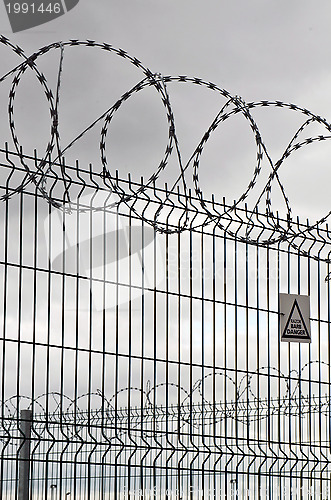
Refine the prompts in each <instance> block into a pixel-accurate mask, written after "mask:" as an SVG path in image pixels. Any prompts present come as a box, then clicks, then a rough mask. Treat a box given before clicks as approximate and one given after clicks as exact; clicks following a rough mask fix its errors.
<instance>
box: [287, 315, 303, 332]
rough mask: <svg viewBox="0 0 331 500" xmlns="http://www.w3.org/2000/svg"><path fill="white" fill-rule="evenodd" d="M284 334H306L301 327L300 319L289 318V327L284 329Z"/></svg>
mask: <svg viewBox="0 0 331 500" xmlns="http://www.w3.org/2000/svg"><path fill="white" fill-rule="evenodd" d="M286 335H303V336H305V335H306V330H305V329H304V327H303V324H302V321H301V320H300V319H291V321H290V325H289V328H287V330H286Z"/></svg>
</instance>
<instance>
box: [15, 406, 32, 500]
mask: <svg viewBox="0 0 331 500" xmlns="http://www.w3.org/2000/svg"><path fill="white" fill-rule="evenodd" d="M31 426H32V411H31V410H22V411H21V416H20V432H21V434H22V437H21V446H20V451H19V478H18V500H29V481H30V443H31Z"/></svg>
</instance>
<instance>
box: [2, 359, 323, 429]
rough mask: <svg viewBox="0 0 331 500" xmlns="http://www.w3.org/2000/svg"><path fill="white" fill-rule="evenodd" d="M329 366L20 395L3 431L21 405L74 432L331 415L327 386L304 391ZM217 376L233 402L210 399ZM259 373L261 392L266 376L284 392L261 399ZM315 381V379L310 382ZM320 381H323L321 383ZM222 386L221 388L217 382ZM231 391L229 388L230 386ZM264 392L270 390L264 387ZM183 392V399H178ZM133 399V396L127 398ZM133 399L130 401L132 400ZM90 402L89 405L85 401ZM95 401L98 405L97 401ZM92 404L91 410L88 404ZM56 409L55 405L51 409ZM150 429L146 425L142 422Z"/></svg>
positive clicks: (7, 405)
mask: <svg viewBox="0 0 331 500" xmlns="http://www.w3.org/2000/svg"><path fill="white" fill-rule="evenodd" d="M316 364H317V365H318V367H319V369H320V367H321V365H325V367H326V368H327V369H329V365H328V363H325V362H322V361H320V362H318V361H310V362H308V363H306V364H305V365H303V366H302V367H301V369H300V370H295V369H293V370H291V372H290V374H289V376H285V375H284V374H283V373H282V372H281V371H280V370H279V369H278V368H275V367H261V368H260V369H259V370H258V372H256V373H254V374H253V373H249V374H245V375H243V376H242V378H241V379H239V380H237V382H235V381H234V379H233V378H232V377H231V376H230V375H229V374H228V373H226V372H225V371H224V370H222V371H221V370H216V371H215V373H213V372H212V373H208V374H206V375H205V376H204V377H202V378H200V379H198V380H197V381H196V382H195V383H194V384H193V386H192V389H191V390H187V389H186V388H185V387H182V386H180V385H179V384H177V383H171V382H164V383H159V384H156V385H155V386H151V383H150V381H148V382H147V385H146V388H145V389H143V388H138V387H125V388H121V389H119V390H118V391H116V392H115V393H114V394H113V395H112V396H111V397H107V396H106V395H105V394H104V393H103V392H102V391H100V390H97V391H95V392H93V393H86V394H82V395H80V396H77V397H75V398H71V397H69V396H67V395H65V394H63V393H60V392H50V393H45V394H42V395H40V396H38V397H35V398H31V397H28V396H23V395H15V396H12V397H10V398H8V399H7V400H6V401H4V402H2V403H1V408H2V415H3V417H2V420H1V425H2V427H3V429H5V430H6V431H7V432H10V429H14V428H16V425H17V421H19V419H20V416H19V412H20V410H22V409H30V410H32V411H33V421H34V422H35V423H37V424H42V426H43V427H44V428H45V426H46V427H47V425H59V424H61V427H63V426H65V427H68V429H67V431H66V432H67V433H69V434H71V433H72V426H73V425H74V427H75V432H77V429H80V430H82V429H83V427H84V426H85V425H86V423H87V421H88V422H92V421H93V423H94V424H95V425H104V426H105V427H106V428H112V426H113V425H114V423H115V421H116V432H118V433H119V435H121V434H123V433H124V434H125V433H127V430H128V422H129V421H130V422H131V421H132V420H136V424H135V423H134V422H131V423H130V426H129V427H130V430H131V431H133V430H134V429H136V430H137V431H139V432H140V430H141V428H142V427H141V419H143V420H144V421H145V422H146V423H147V422H151V421H153V420H155V418H156V417H157V419H158V420H159V421H160V424H161V422H162V421H164V420H166V419H172V420H173V421H174V422H175V423H176V422H177V424H178V429H177V430H179V429H181V428H184V427H185V426H186V425H187V424H191V425H193V426H195V427H197V428H199V427H201V426H203V425H204V422H205V423H207V424H208V423H209V424H210V423H211V422H213V424H214V425H216V424H218V423H220V422H222V421H223V420H224V419H232V420H233V421H236V422H238V423H241V424H243V425H249V424H252V423H254V422H258V421H262V420H265V419H267V418H269V417H272V416H273V415H274V416H278V417H280V416H283V417H286V416H287V417H300V418H301V419H302V418H305V416H307V415H309V414H312V413H318V414H321V415H322V414H323V415H325V416H328V415H329V414H330V395H329V394H328V390H326V391H325V394H322V393H320V394H319V396H316V395H315V394H313V393H311V392H312V391H311V390H310V391H309V394H308V393H305V391H304V390H303V389H302V386H303V385H304V382H305V377H304V370H306V369H308V370H311V369H312V367H313V365H316ZM218 377H223V385H224V384H228V385H229V384H230V385H231V386H232V387H233V388H234V397H233V399H232V400H229V401H222V400H221V399H220V400H218V399H217V400H215V401H214V400H210V399H208V398H207V397H206V392H207V391H206V388H205V384H206V382H207V381H208V379H212V381H213V385H214V386H215V388H216V386H218V384H219V382H217V378H218ZM254 377H255V378H257V380H258V386H259V387H260V391H262V390H263V381H264V379H265V378H266V377H268V379H269V378H270V377H272V378H276V379H277V380H278V379H279V380H280V381H281V382H282V383H283V384H284V385H285V390H284V391H283V394H279V395H278V397H271V395H270V394H269V395H268V396H265V397H261V396H260V395H259V392H258V388H257V387H256V388H253V380H254ZM309 383H310V384H311V383H312V380H311V379H310V380H309ZM317 383H318V381H317ZM218 387H219V386H218ZM160 389H161V390H162V389H164V390H165V391H167V392H169V390H171V389H174V390H175V392H176V394H177V398H176V399H171V398H170V397H168V400H169V401H168V403H167V404H165V403H164V402H163V403H161V404H160V403H159V401H158V397H157V391H158V390H160ZM226 391H227V393H229V392H230V389H229V386H228V387H227V389H226ZM264 392H265V391H264ZM129 393H130V400H133V393H137V395H138V398H139V401H141V406H140V407H139V406H134V405H133V404H132V405H131V406H128V405H126V406H122V405H121V404H120V403H119V401H118V400H119V398H121V396H123V395H125V394H129ZM179 395H181V399H179ZM127 397H128V396H127ZM96 400H98V401H100V404H99V406H97V405H95V403H96ZM127 401H128V399H127V400H126V403H127ZM87 402H88V404H86V403H87ZM93 402H94V405H93ZM83 406H87V408H86V407H85V408H83ZM51 407H52V409H50V408H51ZM121 427H123V429H121ZM143 428H145V426H143ZM39 432H40V429H39Z"/></svg>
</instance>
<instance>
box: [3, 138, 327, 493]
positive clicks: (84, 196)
mask: <svg viewBox="0 0 331 500" xmlns="http://www.w3.org/2000/svg"><path fill="white" fill-rule="evenodd" d="M0 154H1V172H2V185H1V188H0V189H1V193H0V194H1V196H2V197H3V200H4V201H3V204H2V209H1V231H2V234H3V240H2V245H1V249H0V273H1V283H2V287H1V306H2V309H1V317H2V336H1V370H2V373H1V377H2V378H1V380H2V384H1V402H2V405H1V418H0V420H1V423H0V437H1V439H0V443H1V444H0V447H1V459H0V460H1V498H8V499H9V498H17V495H18V494H19V487H20V481H22V478H20V467H21V466H22V463H24V462H26V461H28V462H29V494H30V498H100V499H106V498H107V499H108V498H109V499H110V498H128V497H129V496H130V495H131V496H133V497H134V496H135V497H136V498H153V497H158V498H166V497H167V495H168V498H215V499H216V498H217V499H223V498H242V499H244V498H247V496H248V494H249V495H250V496H249V498H256V499H258V498H308V495H311V496H312V497H313V498H328V496H329V489H330V472H331V471H330V465H329V462H330V410H329V407H330V282H329V281H328V279H327V277H328V275H329V272H330V269H329V252H330V232H329V230H328V227H327V226H322V224H319V225H316V226H310V225H309V222H306V223H302V222H300V221H299V220H289V219H288V218H287V219H286V220H283V219H281V218H280V217H278V216H277V214H272V215H271V214H270V213H269V212H268V211H267V213H265V212H264V213H262V211H259V209H258V207H257V208H256V209H254V211H250V210H248V209H247V208H246V207H245V206H243V207H242V208H239V207H235V208H234V209H232V210H231V212H230V211H229V207H230V206H229V205H227V203H226V200H223V202H222V203H217V202H216V201H215V200H214V199H212V200H209V201H208V200H203V205H201V203H200V202H201V200H200V199H199V197H198V196H196V195H193V194H192V193H191V192H190V191H187V192H186V193H181V192H179V191H176V190H173V191H170V190H169V189H168V188H167V186H165V187H163V188H162V187H160V186H158V187H157V186H156V185H155V182H154V183H153V182H152V183H150V184H148V185H146V183H145V182H144V180H143V179H142V180H141V181H137V180H136V179H131V178H129V179H120V178H119V177H118V175H117V174H116V173H115V175H114V177H112V178H110V177H109V175H107V176H106V177H105V176H104V172H95V171H94V169H93V167H92V166H91V165H89V166H87V167H86V166H83V165H79V164H78V163H76V165H66V164H63V163H62V164H61V162H60V163H56V162H55V163H54V162H52V161H51V158H50V157H49V158H48V160H47V161H48V162H49V168H48V170H47V173H46V175H45V173H44V171H43V172H41V171H40V172H38V168H37V167H38V165H40V159H38V157H37V155H36V157H35V158H33V157H31V158H29V157H27V156H26V155H25V156H24V162H25V163H26V164H29V165H31V170H33V169H35V172H36V174H35V175H36V176H37V177H38V175H40V177H41V178H42V182H43V190H40V189H39V185H38V182H37V183H32V182H30V183H27V182H26V183H25V184H24V189H20V186H22V183H24V179H25V180H26V179H27V175H28V174H27V171H26V169H25V168H23V167H22V166H21V167H20V163H19V160H20V155H19V154H18V153H14V152H9V151H8V149H6V147H4V148H3V149H2V150H1V152H0ZM64 167H65V168H64ZM63 186H65V189H64V188H63ZM109 186H111V187H113V186H117V188H116V189H115V192H114V190H113V189H111V188H110V187H109ZM141 188H143V189H141ZM46 191H47V193H49V194H50V197H51V199H52V204H49V203H45V192H46ZM121 192H122V193H127V192H132V193H135V196H134V197H133V198H132V199H130V200H129V199H128V198H127V197H126V196H127V195H125V194H123V197H122V198H123V199H122V200H120V203H119V202H118V196H119V193H121ZM12 193H15V195H13V196H11V194H12ZM115 194H116V196H117V199H116V202H114V196H115ZM59 207H64V208H65V209H62V210H60V209H59ZM160 207H161V210H160ZM206 209H207V210H206ZM141 214H142V216H141ZM156 219H157V227H155V225H153V221H155V220H156ZM184 220H185V221H186V222H185V231H184V230H181V228H182V227H183V221H184ZM149 222H151V223H149ZM178 228H179V230H178ZM284 228H285V229H286V231H285V229H284ZM284 235H286V237H285V236H284ZM270 240H272V241H275V242H274V243H273V244H269V243H268V244H267V243H266V241H270ZM280 292H288V293H295V294H303V295H309V296H310V308H311V319H310V322H311V337H312V341H311V343H310V344H298V343H282V342H280V336H279V335H280V332H279V324H280V313H279V293H280ZM22 410H30V412H31V413H30V414H27V413H23V414H22ZM27 415H31V420H29V419H28V426H27V427H26V426H25V427H24V425H26V424H27ZM29 418H30V417H29ZM23 429H30V430H29V433H28V431H27V430H25V431H24V430H23ZM27 442H28V443H29V451H28V455H24V454H23V452H22V450H23V448H24V446H25V444H26V443H27ZM25 450H27V448H25Z"/></svg>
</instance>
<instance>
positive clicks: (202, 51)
mask: <svg viewBox="0 0 331 500" xmlns="http://www.w3.org/2000/svg"><path fill="white" fill-rule="evenodd" d="M0 9H1V11H2V12H1V11H0V12H1V21H0V28H1V29H0V31H1V32H2V33H3V34H5V35H6V36H8V37H9V38H10V39H11V40H12V41H13V42H16V43H18V44H19V45H21V46H22V47H23V48H24V49H25V51H26V53H27V54H29V53H32V52H33V51H35V50H36V49H37V48H39V47H41V46H42V45H45V44H49V43H52V42H54V41H58V40H68V39H70V38H78V39H86V38H91V39H95V40H97V41H102V42H108V43H110V44H112V45H113V46H115V47H121V48H123V49H125V50H126V51H127V52H128V53H129V54H131V55H133V56H136V57H138V58H139V59H140V60H141V61H142V62H143V64H144V65H145V66H147V67H149V68H150V69H152V70H153V71H155V72H161V73H162V74H170V75H178V74H184V75H189V76H199V77H201V78H203V79H206V80H207V81H212V82H214V83H216V84H217V85H219V86H220V87H222V88H225V89H227V90H228V91H229V92H230V93H231V94H232V95H240V96H242V97H243V98H244V99H245V100H246V101H250V100H253V101H258V100H260V99H270V100H276V99H279V100H283V101H285V102H294V103H296V104H298V105H301V106H303V107H307V108H308V109H310V110H311V111H313V112H315V113H316V114H320V115H322V116H325V117H326V118H328V117H330V119H331V96H330V83H331V81H330V80H331V69H330V67H329V60H330V46H331V44H330V42H331V40H330V38H331V34H330V29H329V19H330V14H331V7H330V3H329V2H327V1H326V0H321V1H319V2H318V3H314V2H308V1H304V2H303V1H301V0H294V1H291V2H285V1H283V0H278V1H277V2H276V1H273V2H271V1H265V0H250V1H248V2H247V1H234V2H222V1H220V0H218V1H216V0H205V1H196V0H176V1H174V0H167V1H166V2H161V1H158V0H149V1H148V0H131V1H128V0H121V1H119V0H118V1H109V0H97V1H91V0H80V2H79V4H78V5H77V6H76V7H75V8H74V9H73V10H72V11H70V12H69V13H67V14H66V15H64V16H62V17H60V18H58V19H57V20H55V21H52V22H50V23H47V24H44V25H42V26H40V27H38V28H34V29H30V30H27V31H24V32H20V33H17V34H12V33H11V32H10V26H9V22H8V20H7V16H6V13H5V8H4V6H3V5H2V4H1V7H0ZM78 53H79V52H78V51H77V54H78ZM86 54H87V51H85V53H84V54H83V52H82V51H81V52H80V54H79V57H78V58H77V59H76V61H75V64H76V66H75V65H74V64H73V62H72V61H71V60H70V59H69V57H70V56H67V55H66V56H65V63H64V70H65V71H64V78H63V80H64V83H63V87H62V88H63V90H62V93H63V94H62V104H63V105H62V108H61V113H62V115H61V130H62V134H63V135H64V142H65V139H66V138H67V136H66V131H68V139H69V137H72V135H73V134H72V132H73V130H75V131H77V132H78V131H79V127H78V128H77V123H78V124H81V123H84V124H87V123H89V121H92V119H93V118H94V117H95V116H97V115H96V112H97V111H98V112H101V111H103V110H104V109H105V108H106V106H108V105H110V104H111V103H112V95H114V98H115V97H118V96H119V95H120V94H121V93H122V92H124V91H125V90H128V89H129V88H130V86H131V85H133V84H134V83H136V82H137V81H139V79H140V78H141V74H140V73H139V74H138V72H134V71H133V73H132V75H133V76H132V79H131V80H130V78H129V77H127V74H126V73H125V74H123V75H122V76H121V73H120V71H117V69H116V66H114V65H113V60H112V62H110V59H109V58H108V59H107V60H106V58H105V55H104V54H100V53H98V52H97V51H95V50H93V52H91V54H89V55H86ZM0 57H1V58H2V61H4V60H5V58H6V57H7V51H6V49H3V48H1V52H0ZM85 58H89V59H85ZM10 61H11V62H13V64H14V63H16V62H17V57H16V56H15V57H13V56H11V57H10ZM68 61H70V64H69V63H68ZM66 63H67V65H66ZM43 64H44V63H43ZM57 64H58V58H57V59H56V58H54V57H53V59H52V58H51V57H49V59H48V65H47V64H46V63H45V64H44V66H42V67H43V69H44V70H45V74H46V76H47V78H48V79H49V80H50V81H52V77H51V76H50V73H52V71H53V82H54V81H55V80H54V75H55V74H56V70H57ZM105 66H106V67H105ZM70 70H72V71H73V73H72V74H71V76H69V75H70ZM27 78H29V77H27ZM30 78H31V82H32V77H31V76H30ZM69 79H70V83H71V84H70V83H69V85H68V82H69ZM31 82H30V83H29V81H28V80H27V81H26V83H23V82H22V87H21V88H22V93H21V94H20V96H19V97H18V101H17V102H18V104H19V106H18V108H19V109H18V112H17V115H16V116H17V121H18V131H19V133H21V134H22V135H20V138H21V137H22V143H23V145H24V148H25V149H29V148H31V147H32V143H33V146H36V147H38V149H39V148H40V147H42V146H43V145H44V144H45V142H46V140H47V133H48V130H49V118H48V115H47V114H45V119H47V120H48V124H47V127H46V122H45V123H44V122H43V121H42V120H41V119H40V117H39V116H38V123H39V126H41V127H42V131H41V133H40V134H37V135H38V139H37V138H36V134H35V133H33V134H32V130H35V129H34V128H32V127H31V126H30V127H27V126H26V121H25V120H24V116H25V117H26V118H27V117H29V120H30V121H31V108H29V107H28V106H29V103H27V102H26V101H27V100H26V96H27V95H28V94H29V100H30V106H33V109H34V110H36V109H39V108H36V104H35V101H34V100H33V99H32V98H31V95H30V94H32V95H33V91H32V89H33V88H35V89H36V96H35V97H36V99H37V95H38V99H41V100H42V99H43V98H42V97H40V95H41V93H40V89H39V88H38V89H37V87H36V84H35V83H33V84H32V83H31ZM73 83H74V85H73ZM30 84H31V87H29V85H30ZM24 85H25V87H24ZM170 87H171V88H170ZM177 87H178V86H177ZM113 89H115V90H116V91H115V92H114V94H112V93H111V92H112V90H113ZM186 89H187V87H186V86H185V91H179V90H177V89H175V86H173V85H169V91H170V96H171V98H172V100H173V104H174V111H175V116H176V124H177V131H178V134H179V138H180V140H181V142H182V147H183V154H184V157H186V156H188V155H189V153H190V152H191V151H192V149H193V148H194V146H196V144H197V143H198V141H199V139H200V138H201V136H202V135H203V133H204V132H205V130H206V129H207V128H208V125H209V124H210V123H211V120H212V118H213V117H214V116H215V114H216V112H217V111H218V109H219V107H220V104H219V102H216V100H211V99H212V98H210V97H209V96H208V97H206V95H207V93H206V91H204V90H202V91H201V90H200V89H198V91H197V90H195V89H194V90H189V91H187V90H186ZM199 91H200V94H199ZM148 92H150V93H149V94H148ZM144 93H146V96H145V97H144V98H141V101H139V98H138V97H137V98H136V97H135V98H134V99H136V100H137V103H138V104H137V103H133V99H132V104H131V101H130V106H133V107H132V108H130V107H129V105H128V108H127V109H128V110H129V109H130V110H131V111H130V115H128V114H125V113H124V114H123V113H122V112H121V116H120V113H119V114H118V115H119V116H118V119H117V120H118V121H117V122H116V124H117V128H116V126H115V124H114V127H113V129H112V131H113V138H114V140H115V143H116V147H113V149H112V154H113V155H114V157H113V158H115V160H114V166H116V168H119V169H120V170H121V168H122V172H123V174H124V175H125V174H126V172H127V171H131V172H132V173H133V174H135V173H136V174H137V175H140V174H145V175H148V174H150V173H151V172H152V171H153V170H154V169H155V168H154V165H157V163H158V162H159V160H160V157H161V156H162V154H163V151H164V145H165V141H166V137H167V136H166V134H167V130H166V121H165V119H164V111H163V109H162V107H161V106H160V105H159V102H158V101H157V97H155V95H153V96H152V90H151V89H150V90H149V91H144ZM154 94H155V93H154ZM19 99H21V101H19ZM139 102H140V105H139ZM192 103H193V106H192ZM222 104H224V102H223V103H222ZM3 105H6V102H3ZM44 105H45V102H44V101H43V106H44ZM69 105H71V106H74V108H70V106H69ZM134 106H137V108H136V109H135V108H134ZM153 106H154V107H153ZM154 108H155V109H154ZM207 108H208V109H207ZM24 109H25V111H24ZM45 109H46V108H45V107H44V108H43V110H44V111H45ZM20 112H22V113H23V114H22V117H21V118H20V115H19V113H20ZM24 112H25V113H26V114H25V115H24ZM75 113H76V115H75ZM145 113H146V117H145V121H146V124H145V128H143V126H142V121H143V120H142V118H144V114H145ZM149 113H150V114H149ZM33 114H36V113H33ZM254 116H255V115H254ZM288 117H289V112H288V111H282V112H279V110H275V109H272V110H268V111H266V112H263V113H260V111H258V112H257V114H256V120H257V122H258V124H259V126H260V127H261V133H262V136H263V138H264V140H265V142H266V143H267V146H268V148H269V150H270V151H271V154H272V155H273V153H275V154H277V155H279V154H281V152H282V151H283V150H284V147H285V146H286V145H287V143H288V142H289V140H290V138H291V135H292V134H293V132H294V131H295V128H287V126H288V123H289V122H290V121H291V119H292V118H291V119H290V120H289V118H288ZM4 120H5V121H6V118H5V117H4ZM20 120H21V121H20ZM151 120H153V130H152V131H151V130H150V128H151V127H150V122H151ZM237 121H238V120H237ZM239 121H240V120H239ZM241 121H242V120H241ZM233 123H234V124H233V126H232V125H231V126H232V127H233V128H232V129H231V131H229V132H227V131H226V130H225V129H222V131H223V132H224V134H225V135H224V137H225V139H224V137H223V139H222V135H221V133H220V131H218V132H217V134H218V135H217V136H215V138H217V140H218V141H219V142H217V144H216V143H215V144H213V142H212V141H211V144H210V149H209V151H207V152H206V153H204V156H203V162H202V163H203V165H202V166H203V169H204V171H203V172H204V175H203V178H202V181H201V182H202V187H203V188H204V189H205V190H206V194H207V195H208V194H209V193H210V192H211V191H216V193H215V194H217V195H218V196H224V195H225V196H226V197H227V199H228V200H229V201H231V199H233V198H237V197H238V196H239V195H240V194H241V192H242V191H243V190H244V188H245V186H247V184H248V182H249V180H250V176H251V173H252V169H253V167H254V163H255V147H254V142H253V140H252V139H253V138H252V137H251V134H250V133H249V130H248V127H247V125H243V124H242V123H241V124H240V125H236V123H235V122H233ZM300 123H302V119H301V117H299V120H298V121H297V122H295V124H296V125H299V124H300ZM1 125H2V126H1V130H4V129H3V123H2V124H1ZM36 126H37V124H36ZM75 127H76V128H75ZM130 127H131V128H130ZM140 128H141V130H142V131H145V132H146V134H147V135H146V136H145V138H144V140H143V139H142V138H141V137H140V136H139V129H140ZM99 130H100V127H98V129H97V133H99ZM45 131H47V133H46V132H45ZM69 131H70V133H69ZM323 132H324V130H321V129H320V130H318V132H317V133H323ZM97 133H96V134H95V137H94V144H95V145H96V146H97V144H98V139H99V138H98V135H97ZM141 133H142V134H143V132H141ZM127 134H129V135H130V134H131V135H130V137H129V138H128V137H127ZM227 134H229V135H227ZM32 135H33V137H32ZM309 135H310V134H309V133H308V134H307V136H309ZM311 135H314V134H313V133H312V134H311ZM6 138H7V137H6ZM39 139H40V140H41V143H40V144H39V143H38V140H39ZM109 140H111V139H109ZM215 140H216V139H215ZM222 140H223V142H222ZM91 141H92V137H91ZM124 141H125V142H124ZM130 141H131V142H130ZM249 141H250V142H249ZM238 143H240V144H239V147H238ZM128 144H131V145H132V148H130V147H127V146H128ZM90 145H91V143H89V142H87V143H85V147H84V144H83V143H80V145H79V147H80V149H79V150H75V151H74V150H73V152H72V154H73V156H72V158H70V159H73V158H74V157H75V156H76V157H79V159H80V160H83V161H93V162H94V161H95V160H96V158H98V153H97V152H95V154H96V156H95V157H94V156H93V154H91V153H90V151H91V147H90ZM124 145H125V148H124V147H123V146H124ZM208 148H209V145H208ZM208 148H206V150H207V149H208ZM273 148H274V149H273ZM327 149H328V147H327V146H321V145H318V146H312V147H311V148H310V149H309V151H308V150H307V148H306V149H305V155H301V156H298V158H300V161H299V162H295V161H294V162H292V161H291V162H289V163H288V165H289V167H288V168H287V169H286V172H285V171H284V169H283V170H282V173H281V175H282V179H283V180H284V183H285V185H286V186H287V192H288V195H289V197H290V199H291V200H292V203H293V205H294V206H293V208H294V209H295V208H297V211H298V212H299V213H300V214H301V215H303V216H310V217H312V219H314V218H316V217H319V216H321V215H322V214H324V213H325V212H326V209H327V208H328V207H327V206H326V204H325V202H326V198H327V197H328V188H327V184H328V183H326V182H324V181H325V179H326V176H329V175H330V174H329V165H328V161H327V155H326V151H327ZM137 152H139V154H138V156H137ZM123 154H124V155H126V157H125V158H124V159H123ZM130 154H131V157H130ZM300 154H301V153H299V155H300ZM89 155H90V156H89ZM116 155H117V156H116ZM87 156H89V157H87ZM116 158H118V164H116ZM138 158H139V159H138ZM146 158H148V159H149V161H150V164H149V166H148V167H146ZM154 158H155V159H154ZM273 158H274V159H276V158H275V157H274V156H273ZM133 160H134V162H133ZM215 169H217V170H216V171H217V181H218V182H216V179H215ZM312 169H313V170H314V174H315V176H316V177H317V178H318V177H320V178H321V179H323V181H322V180H321V182H320V185H319V190H318V192H315V190H312V186H311V171H312ZM266 172H269V166H268V165H266ZM298 179H300V196H298ZM164 180H168V181H169V178H168V179H164ZM313 191H314V192H313ZM257 194H258V193H256V195H257ZM321 195H322V196H321ZM308 197H309V200H311V199H312V198H313V199H314V201H315V207H314V208H315V212H314V214H312V212H311V208H310V211H309V212H308V211H307V210H305V209H304V204H307V203H306V202H307V198H308ZM255 199H256V196H255ZM276 200H277V194H276ZM296 203H297V207H296V205H295V204H296ZM316 204H317V206H316ZM277 208H280V209H281V206H279V207H277Z"/></svg>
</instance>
